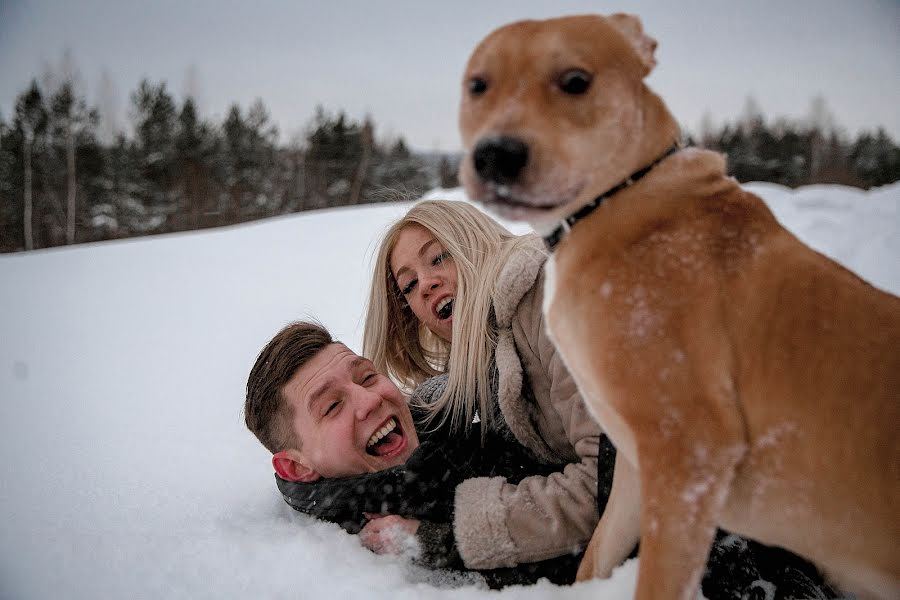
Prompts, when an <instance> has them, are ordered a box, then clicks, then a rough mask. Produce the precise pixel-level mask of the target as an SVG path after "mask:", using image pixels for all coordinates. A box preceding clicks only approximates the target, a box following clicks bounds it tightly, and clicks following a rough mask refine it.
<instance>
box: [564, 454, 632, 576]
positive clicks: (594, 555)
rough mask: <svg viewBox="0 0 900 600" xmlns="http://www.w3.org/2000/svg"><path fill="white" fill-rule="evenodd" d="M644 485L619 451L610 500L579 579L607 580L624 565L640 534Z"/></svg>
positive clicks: (588, 549)
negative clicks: (615, 569)
mask: <svg viewBox="0 0 900 600" xmlns="http://www.w3.org/2000/svg"><path fill="white" fill-rule="evenodd" d="M640 521H641V488H640V479H639V478H638V473H637V470H636V469H635V468H634V466H633V465H632V464H631V463H629V462H628V460H627V459H626V458H625V455H624V454H623V453H622V452H617V453H616V464H615V467H614V470H613V482H612V489H611V490H610V492H609V500H607V502H606V508H605V509H604V510H603V515H602V516H601V518H600V523H599V524H598V525H597V529H595V530H594V535H593V536H592V537H591V542H590V544H588V547H587V550H586V551H585V553H584V558H583V559H582V560H581V564H580V565H579V567H578V575H577V576H576V579H575V580H576V581H586V580H588V579H592V578H595V577H596V578H600V579H606V578H608V577H609V576H610V575H612V570H613V569H614V568H615V567H617V566H619V565H620V564H622V562H623V561H624V560H625V559H626V558H627V557H628V554H629V553H630V552H631V551H632V550H633V549H634V546H635V544H637V542H638V538H639V537H640Z"/></svg>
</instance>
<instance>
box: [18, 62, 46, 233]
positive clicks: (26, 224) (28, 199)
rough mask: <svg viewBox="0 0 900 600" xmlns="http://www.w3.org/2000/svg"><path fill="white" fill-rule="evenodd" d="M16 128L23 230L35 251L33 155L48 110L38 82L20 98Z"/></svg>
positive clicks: (44, 126)
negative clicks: (19, 142)
mask: <svg viewBox="0 0 900 600" xmlns="http://www.w3.org/2000/svg"><path fill="white" fill-rule="evenodd" d="M15 124H16V127H17V128H19V130H20V132H21V135H22V162H23V165H22V166H23V169H24V189H23V191H22V200H23V202H24V207H23V210H22V213H23V215H22V230H23V234H24V237H25V249H26V250H33V249H34V232H33V223H32V212H33V210H34V201H33V199H32V188H33V185H32V179H33V170H32V155H33V153H34V146H35V142H36V140H37V139H38V136H39V135H40V134H42V133H43V131H44V129H45V128H46V126H47V110H46V108H45V107H44V98H43V96H42V94H41V90H40V88H39V87H38V83H37V81H36V80H32V81H31V87H30V88H29V89H28V91H27V92H25V93H24V94H22V95H21V96H19V98H18V100H17V102H16V117H15Z"/></svg>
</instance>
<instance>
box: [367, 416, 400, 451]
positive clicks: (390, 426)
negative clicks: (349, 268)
mask: <svg viewBox="0 0 900 600" xmlns="http://www.w3.org/2000/svg"><path fill="white" fill-rule="evenodd" d="M396 427H397V421H396V420H395V419H393V418H392V419H391V420H390V421H388V422H387V423H385V424H384V427H382V428H381V429H379V430H378V431H376V432H375V433H373V434H372V437H370V438H369V443H368V444H366V448H371V447H373V446H374V445H375V444H377V443H378V442H380V441H381V438H383V437H384V436H386V435H387V434H389V433H390V432H392V431H393V430H394V429H395V428H396Z"/></svg>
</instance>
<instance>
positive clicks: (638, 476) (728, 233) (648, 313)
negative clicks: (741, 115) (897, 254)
mask: <svg viewBox="0 0 900 600" xmlns="http://www.w3.org/2000/svg"><path fill="white" fill-rule="evenodd" d="M655 46H656V43H655V42H654V41H653V40H651V39H650V38H648V37H646V36H645V35H644V34H643V31H642V28H641V24H640V21H639V20H638V19H637V18H635V17H631V16H628V15H614V16H612V17H609V18H603V17H599V16H579V17H566V18H560V19H552V20H547V21H524V22H519V23H514V24H512V25H508V26H506V27H503V28H501V29H499V30H497V31H495V32H494V33H492V34H491V35H489V36H488V37H487V38H486V39H485V40H484V41H483V42H481V44H480V45H479V46H478V48H476V50H475V52H474V54H473V55H472V57H471V59H470V60H469V64H468V66H467V68H466V74H465V79H464V83H463V85H464V90H463V100H462V106H461V114H460V127H461V131H462V137H463V144H464V146H465V148H466V152H467V154H466V157H465V160H464V162H463V165H462V167H461V176H462V180H463V182H464V184H465V186H466V189H467V190H468V193H469V195H470V196H471V197H473V198H475V199H478V200H480V201H482V202H484V203H485V204H487V205H489V206H492V207H494V208H496V210H497V211H498V212H499V213H501V214H503V215H505V216H508V217H514V218H523V219H526V220H528V221H530V222H531V223H532V224H533V225H534V226H535V228H536V229H538V230H539V231H543V232H553V233H551V234H550V235H549V236H548V239H549V241H550V243H551V244H552V243H555V242H559V244H558V247H557V248H556V249H555V253H554V255H553V258H552V259H551V261H550V262H549V263H548V265H549V266H548V275H547V289H546V290H545V312H546V317H547V322H548V326H549V329H550V333H551V335H552V336H553V339H554V340H555V342H556V343H557V345H558V347H559V350H560V352H561V354H562V355H563V357H564V359H565V361H566V364H567V366H568V367H569V369H570V370H571V372H572V374H573V376H574V377H575V379H576V381H577V383H578V385H579V387H580V389H581V391H582V394H583V395H584V398H585V400H586V402H587V403H588V404H589V405H590V407H591V409H592V412H593V414H594V415H595V416H596V418H597V419H598V421H599V422H600V423H601V424H602V425H603V427H604V429H605V430H606V431H607V432H608V434H609V435H610V437H611V439H612V440H613V442H614V443H615V445H616V447H617V448H618V450H619V459H620V460H619V461H618V463H617V467H616V473H615V482H614V485H613V493H612V497H611V499H610V502H609V505H608V507H607V510H606V511H605V513H604V515H603V519H602V521H601V523H600V525H599V526H598V528H597V530H596V532H595V533H594V537H593V539H592V540H591V543H590V546H589V549H588V555H587V558H586V559H585V562H583V563H582V568H581V572H580V576H582V577H584V576H592V575H595V574H596V575H606V574H608V572H609V571H610V570H611V568H612V567H613V566H615V565H616V564H618V562H619V561H620V560H621V559H623V558H624V557H625V555H626V554H627V552H628V551H629V550H630V549H631V545H632V544H633V542H634V541H635V540H636V539H637V536H638V531H639V533H640V558H641V560H640V573H639V577H638V587H637V597H639V598H643V599H649V598H665V599H669V598H688V597H692V595H693V594H694V593H695V592H696V589H697V585H698V583H699V579H700V576H701V574H702V572H703V567H704V558H705V557H706V555H707V552H708V549H709V546H710V544H711V541H712V537H713V533H714V530H715V527H716V526H717V525H720V526H722V527H723V528H725V529H728V530H729V531H733V532H736V533H739V534H742V535H745V536H748V537H750V538H753V539H756V540H759V541H761V542H764V543H766V544H771V545H776V546H782V547H784V548H788V549H790V550H792V551H794V552H796V553H798V554H801V555H803V556H806V557H808V558H809V559H811V560H813V561H814V562H815V563H817V564H818V565H819V566H820V567H821V568H823V570H825V572H826V573H827V574H828V575H829V576H830V577H831V578H832V579H834V581H835V582H836V583H837V584H838V585H840V586H842V587H845V588H846V589H847V590H850V591H855V592H857V593H859V594H860V595H862V596H865V597H876V598H898V597H900V445H898V441H897V429H896V428H897V426H898V423H900V300H898V298H896V297H894V296H891V295H889V294H886V293H884V292H881V291H879V290H877V289H875V288H873V287H872V286H870V285H869V284H867V283H866V282H864V281H862V280H861V279H859V278H858V277H856V276H855V275H854V274H853V273H851V272H849V271H847V270H846V269H844V268H843V267H841V266H839V265H838V264H836V263H834V262H832V261H831V260H829V259H828V258H826V257H824V256H822V255H821V254H818V253H817V252H814V251H813V250H811V249H809V248H808V247H806V246H805V245H803V244H802V243H801V242H800V241H798V240H797V239H796V238H795V237H794V236H793V235H791V234H790V233H789V232H788V231H786V230H785V229H784V228H783V227H781V225H779V223H778V222H777V221H776V220H775V218H774V217H773V216H772V213H771V212H770V211H769V210H768V208H767V207H766V206H765V204H764V203H763V202H762V201H761V200H760V199H759V198H757V197H755V196H753V195H752V194H749V193H747V192H744V191H742V190H741V188H740V187H739V186H738V184H737V183H736V182H735V181H734V180H733V179H731V178H729V177H727V176H726V174H725V161H724V158H723V157H722V156H720V155H718V154H715V153H712V152H707V151H702V150H696V149H689V150H677V148H672V146H673V142H674V141H675V140H676V139H677V137H678V135H679V132H678V126H677V124H676V122H675V120H674V119H673V117H672V116H671V114H670V113H669V112H668V110H667V109H666V107H665V105H664V104H663V102H662V101H661V100H660V98H659V97H658V96H656V95H655V94H654V93H653V92H651V91H650V89H649V88H648V87H647V86H646V85H645V84H644V82H643V79H644V77H645V76H646V75H647V74H648V73H649V72H650V70H651V69H652V68H653V66H654V64H655V60H654V58H653V51H654V49H655ZM667 149H669V151H667ZM651 165H653V168H652V169H650V170H649V171H648V170H647V169H646V167H649V166H651ZM604 192H611V193H607V194H604ZM598 197H602V198H601V199H600V201H596V202H592V201H594V200H595V199H597V198H598ZM601 202H602V203H601ZM594 205H599V206H598V207H597V208H596V210H592V208H590V207H591V206H594ZM585 206H587V207H588V208H583V207H585ZM573 214H575V216H574V217H572V218H570V219H568V221H567V222H566V223H565V224H564V225H562V226H561V227H559V228H558V230H556V231H555V232H554V228H555V227H556V225H557V224H558V223H559V220H560V219H563V218H565V217H567V216H569V215H573ZM570 229H571V231H569V230H570ZM638 527H639V530H638Z"/></svg>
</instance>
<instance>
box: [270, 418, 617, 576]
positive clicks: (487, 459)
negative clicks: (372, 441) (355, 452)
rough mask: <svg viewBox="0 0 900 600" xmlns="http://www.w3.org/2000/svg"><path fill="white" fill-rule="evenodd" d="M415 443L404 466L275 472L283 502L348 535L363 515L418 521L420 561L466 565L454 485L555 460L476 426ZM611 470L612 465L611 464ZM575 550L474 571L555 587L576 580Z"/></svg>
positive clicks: (523, 472) (523, 473) (529, 471)
mask: <svg viewBox="0 0 900 600" xmlns="http://www.w3.org/2000/svg"><path fill="white" fill-rule="evenodd" d="M419 440H420V443H419V447H418V448H417V449H416V450H415V452H413V454H412V456H411V457H410V458H409V460H407V461H406V463H405V464H403V465H399V466H396V467H393V468H391V469H386V470H384V471H379V472H377V473H366V474H364V475H357V476H353V477H342V478H335V479H322V480H319V481H316V482H313V483H302V482H291V481H285V480H284V479H281V478H280V477H278V476H277V475H276V476H275V478H276V482H277V484H278V489H279V491H281V494H282V496H283V497H284V500H285V502H287V503H288V504H289V505H290V506H291V507H293V508H294V509H296V510H298V511H300V512H302V513H305V514H309V515H312V516H315V517H318V518H320V519H324V520H326V521H330V522H333V523H337V524H338V525H340V526H341V527H342V528H344V529H345V530H346V531H348V532H350V533H357V532H359V530H360V529H362V526H363V525H365V522H366V519H365V517H364V516H363V513H364V512H371V513H379V514H396V515H401V516H404V517H409V518H414V519H418V520H419V521H420V522H421V524H420V526H419V530H418V532H417V537H418V538H419V545H420V547H421V549H422V556H421V558H420V559H419V560H420V562H421V563H423V564H425V565H426V566H430V567H434V568H446V569H454V570H465V566H464V565H463V563H462V560H461V559H460V558H459V555H458V553H457V552H456V546H455V543H454V539H453V528H452V523H453V499H454V493H455V489H456V486H457V485H458V484H459V483H460V482H462V481H463V480H465V479H469V478H472V477H498V476H500V477H504V478H506V479H507V480H509V481H510V482H512V483H517V482H518V481H520V480H521V479H523V478H525V477H528V476H531V475H548V474H550V473H552V472H554V471H558V470H559V468H560V466H559V465H552V464H544V463H541V462H540V461H538V460H537V459H536V458H535V457H534V456H533V455H532V454H531V453H530V452H529V451H528V449H526V448H525V447H524V446H522V445H521V444H519V443H518V442H516V441H515V440H513V439H512V437H511V436H507V435H505V434H504V433H503V432H489V433H488V434H487V435H486V436H485V438H484V440H482V436H481V430H480V428H479V426H478V424H477V423H476V424H473V426H472V428H471V429H470V431H468V432H467V433H466V434H465V435H463V434H459V433H456V434H453V435H451V434H450V433H449V430H448V428H441V429H438V430H436V431H431V432H429V431H424V432H421V433H419ZM609 469H610V474H611V469H612V463H610V464H609ZM580 558H581V554H580V553H578V554H573V555H566V556H561V557H559V558H555V559H551V560H546V561H541V562H538V563H531V564H523V565H518V566H516V567H512V568H505V569H490V570H482V571H478V572H479V573H481V575H482V576H484V578H485V581H486V582H487V583H488V585H489V586H490V587H493V588H499V587H504V586H506V585H514V584H520V585H521V584H529V583H534V582H536V581H537V580H538V579H540V578H542V577H546V578H548V579H549V580H550V581H553V582H554V583H559V584H567V583H571V582H572V581H574V579H575V573H576V571H577V570H578V564H579V561H580Z"/></svg>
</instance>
